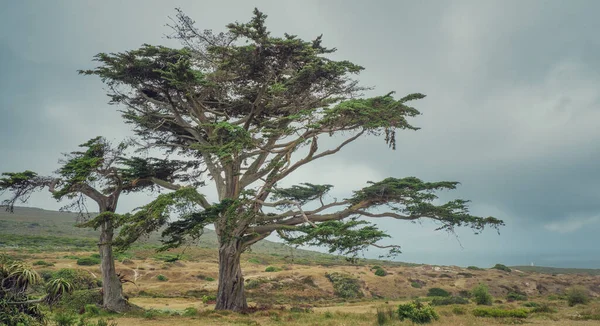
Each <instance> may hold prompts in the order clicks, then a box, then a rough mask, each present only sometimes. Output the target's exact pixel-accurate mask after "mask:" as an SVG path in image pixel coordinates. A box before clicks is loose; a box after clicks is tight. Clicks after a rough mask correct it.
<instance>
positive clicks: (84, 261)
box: [77, 257, 100, 266]
mask: <svg viewBox="0 0 600 326" xmlns="http://www.w3.org/2000/svg"><path fill="white" fill-rule="evenodd" d="M98 264H100V258H96V257H82V258H79V259H77V265H80V266H93V265H98Z"/></svg>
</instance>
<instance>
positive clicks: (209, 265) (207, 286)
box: [28, 249, 600, 326]
mask: <svg viewBox="0 0 600 326" xmlns="http://www.w3.org/2000/svg"><path fill="white" fill-rule="evenodd" d="M66 255H78V256H85V255H89V253H68V252H63V253H39V254H33V255H31V256H30V257H28V260H31V261H35V260H45V261H47V262H52V263H54V264H55V265H54V266H52V267H39V268H38V269H40V270H41V269H46V270H57V269H60V268H80V269H84V270H87V271H89V272H91V273H93V274H94V275H96V276H99V275H100V271H99V267H98V266H78V265H77V264H76V261H75V260H74V259H68V258H62V257H64V256H66ZM154 255H155V252H154V251H152V250H148V251H147V252H136V257H138V258H136V259H132V260H131V261H130V262H127V263H126V264H123V263H122V262H117V263H116V266H117V270H118V271H120V272H121V273H124V274H125V275H127V278H129V279H131V280H133V279H134V277H135V275H137V280H136V285H133V284H129V283H126V284H125V291H126V292H127V293H128V294H129V295H130V297H131V299H130V301H131V302H132V303H134V304H136V305H139V306H141V307H143V308H146V309H158V310H164V309H169V310H176V311H183V310H184V309H185V308H188V307H194V308H196V309H198V310H199V311H200V316H198V317H193V318H190V317H181V316H172V317H166V316H158V317H155V319H146V318H144V317H143V316H136V317H120V318H118V319H117V321H118V324H119V325H121V326H123V325H136V326H137V325H139V324H140V323H141V324H143V325H173V326H175V325H283V324H285V325H332V326H333V325H374V324H375V312H376V309H377V307H380V306H382V305H386V304H387V305H390V306H393V307H397V305H398V304H399V303H402V302H406V301H408V300H410V298H412V297H416V296H419V297H424V296H425V295H426V293H427V290H428V289H429V288H432V287H440V288H443V289H446V290H448V291H450V292H452V293H454V294H457V293H458V292H459V291H461V290H470V289H471V288H472V287H474V286H475V285H477V284H478V283H479V282H483V283H486V284H487V285H488V286H489V287H490V291H491V293H492V295H494V296H495V297H496V298H497V299H500V300H502V301H503V303H502V304H500V305H496V306H505V307H519V303H510V304H507V303H506V300H505V296H506V294H507V292H508V290H510V289H518V290H519V291H522V292H525V293H527V294H528V296H529V297H530V299H531V300H533V301H536V302H541V301H546V302H549V303H550V304H552V305H555V306H556V307H557V309H558V312H557V313H553V314H534V315H532V316H531V317H529V318H527V319H526V323H527V324H533V325H580V326H587V325H600V321H597V320H596V321H576V320H573V319H575V318H576V316H578V315H582V314H585V313H588V314H597V315H599V316H600V302H599V301H598V300H597V299H596V298H597V297H598V295H600V293H598V291H600V276H589V275H555V276H552V275H545V274H537V273H522V272H519V271H513V272H512V273H506V272H502V271H498V270H482V271H473V270H467V269H464V268H459V267H453V266H449V267H432V266H417V267H399V266H385V265H383V268H384V269H385V270H386V271H387V272H388V275H387V276H385V277H379V276H376V275H375V274H374V273H373V271H372V270H371V269H370V268H371V266H320V265H298V264H291V263H290V262H289V261H285V260H284V259H281V258H273V257H269V256H266V257H265V258H264V261H265V262H264V263H257V262H256V261H248V260H249V256H244V259H243V262H242V269H243V271H244V274H245V278H246V279H247V280H257V279H261V278H262V279H267V280H268V281H267V282H265V283H264V284H261V285H260V286H259V287H257V288H255V289H251V290H248V296H249V298H250V300H249V301H251V304H256V303H257V302H258V303H265V302H266V303H271V304H274V305H275V306H278V305H285V306H286V307H288V308H289V307H290V306H292V305H294V304H296V303H298V302H299V301H294V300H303V301H302V302H301V303H303V304H310V305H311V306H313V307H314V309H313V312H312V313H290V312H289V311H286V312H282V311H279V310H271V311H260V312H258V313H255V314H252V315H239V314H233V313H227V312H215V311H213V309H214V306H213V305H206V304H204V303H202V300H201V295H202V294H209V293H210V294H215V293H216V290H217V281H216V280H215V281H208V280H202V279H199V278H198V275H202V276H203V277H212V278H214V279H217V270H218V262H217V257H216V255H215V252H214V250H209V249H197V250H196V249H194V250H190V251H189V252H186V256H187V257H188V259H187V260H183V261H177V262H174V263H166V262H164V261H160V260H157V259H154V258H152V256H154ZM269 265H272V266H276V267H278V268H281V269H282V270H281V271H278V272H265V268H266V267H267V266H269ZM328 272H329V273H330V272H341V273H347V274H352V275H354V276H355V277H357V278H359V279H360V281H361V284H362V288H363V292H364V295H365V298H364V299H362V300H356V301H355V302H344V301H343V300H341V299H339V298H336V297H335V296H334V295H333V287H332V284H331V282H329V281H328V280H327V278H326V277H325V274H326V273H328ZM466 273H469V274H473V275H472V277H469V276H470V275H469V274H466ZM159 274H162V275H165V276H166V277H167V278H168V281H166V282H164V281H159V280H158V279H157V275H159ZM309 276H310V277H311V278H312V281H313V282H314V286H313V285H306V284H305V283H302V280H304V279H306V277H309ZM448 276H449V277H448ZM412 281H419V282H421V283H424V284H425V285H424V286H423V287H422V288H414V287H412V286H411V282H412ZM574 285H581V286H584V287H586V288H587V289H589V290H590V293H591V294H592V296H594V297H596V298H595V299H594V300H593V302H592V303H591V304H590V305H588V306H576V307H568V306H567V305H566V303H565V302H564V301H547V300H546V299H545V298H547V297H548V296H549V295H551V294H558V293H562V292H563V291H564V290H565V289H566V288H568V287H571V286H574ZM373 295H375V296H380V297H384V298H386V300H389V301H387V302H386V301H385V300H383V299H378V300H376V299H374V298H373ZM467 307H468V308H467V310H471V309H473V308H474V306H473V305H468V306H467ZM436 310H437V311H438V313H439V314H440V316H441V318H440V320H439V321H437V322H435V323H434V324H433V325H474V326H475V325H503V324H507V323H510V322H511V320H503V319H491V318H477V317H474V316H472V315H471V313H470V311H469V312H467V313H466V314H464V315H455V314H454V313H453V312H452V307H451V306H450V307H436ZM388 325H410V323H408V322H405V323H401V322H399V321H395V322H393V323H389V324H388Z"/></svg>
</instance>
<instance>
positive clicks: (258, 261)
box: [248, 258, 262, 264]
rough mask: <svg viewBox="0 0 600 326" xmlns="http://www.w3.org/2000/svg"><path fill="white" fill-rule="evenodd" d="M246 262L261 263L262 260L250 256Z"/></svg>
mask: <svg viewBox="0 0 600 326" xmlns="http://www.w3.org/2000/svg"><path fill="white" fill-rule="evenodd" d="M248 262H249V263H251V264H262V262H261V261H260V260H259V259H258V258H250V259H248Z"/></svg>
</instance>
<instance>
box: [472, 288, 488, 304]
mask: <svg viewBox="0 0 600 326" xmlns="http://www.w3.org/2000/svg"><path fill="white" fill-rule="evenodd" d="M471 296H472V298H473V301H475V303H477V304H478V305H487V306H491V305H492V299H493V298H492V295H491V294H490V292H489V290H488V287H487V285H485V284H479V285H478V286H476V287H475V288H474V289H473V290H472V292H471Z"/></svg>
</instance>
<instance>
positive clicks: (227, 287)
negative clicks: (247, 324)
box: [215, 240, 248, 312]
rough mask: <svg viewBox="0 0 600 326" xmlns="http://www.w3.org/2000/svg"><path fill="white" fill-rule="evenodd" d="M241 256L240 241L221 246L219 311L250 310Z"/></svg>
mask: <svg viewBox="0 0 600 326" xmlns="http://www.w3.org/2000/svg"><path fill="white" fill-rule="evenodd" d="M241 254H242V250H241V244H240V243H239V241H235V240H233V241H231V242H229V243H225V244H221V245H220V246H219V289H218V292H217V305H216V307H215V309H217V310H232V311H237V312H243V311H245V310H247V309H248V303H247V302H246V294H245V293H244V277H243V276H242V267H241V265H240V256H241Z"/></svg>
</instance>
